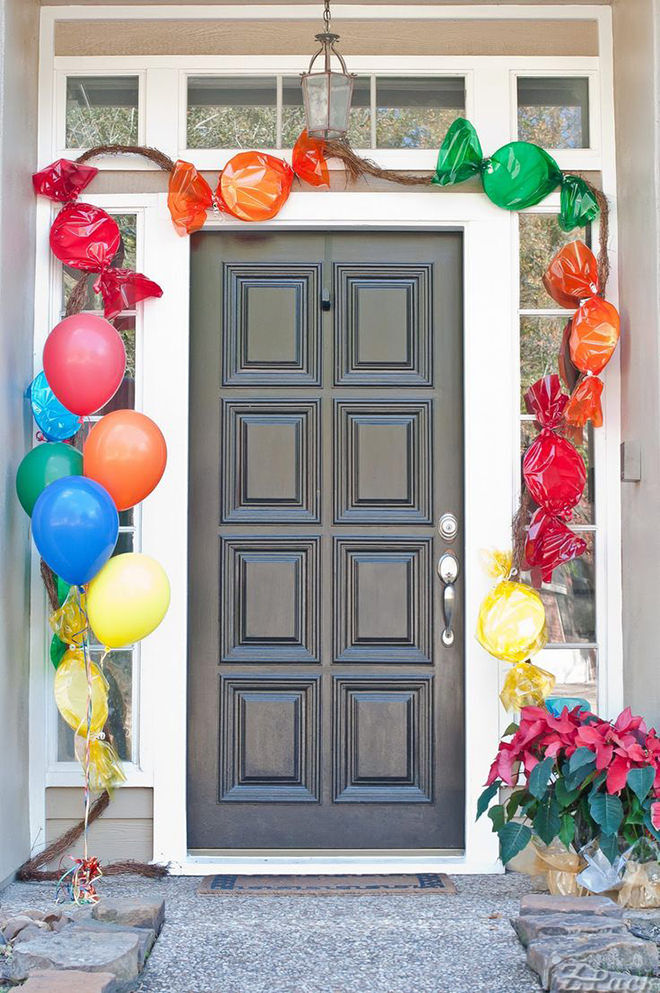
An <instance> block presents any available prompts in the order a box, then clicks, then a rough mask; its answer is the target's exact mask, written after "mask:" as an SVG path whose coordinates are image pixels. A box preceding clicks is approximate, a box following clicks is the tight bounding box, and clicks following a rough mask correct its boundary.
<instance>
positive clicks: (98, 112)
mask: <svg viewBox="0 0 660 993" xmlns="http://www.w3.org/2000/svg"><path fill="white" fill-rule="evenodd" d="M139 82H140V80H139V77H138V76H68V77H67V81H66V140H65V144H66V147H67V148H92V147H93V146H94V145H114V144H117V145H136V144H137V142H138V134H139V128H138V123H139V121H138V115H139Z"/></svg>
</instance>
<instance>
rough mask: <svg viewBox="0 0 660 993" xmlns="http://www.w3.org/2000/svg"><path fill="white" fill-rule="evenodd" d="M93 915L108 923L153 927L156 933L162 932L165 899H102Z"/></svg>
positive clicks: (95, 918) (98, 919)
mask: <svg viewBox="0 0 660 993" xmlns="http://www.w3.org/2000/svg"><path fill="white" fill-rule="evenodd" d="M92 917H93V918H94V920H96V921H105V922H107V923H108V924H122V925H124V926H126V927H142V928H151V929H152V931H155V932H156V934H160V929H161V928H162V926H163V921H164V920H165V901H164V900H144V899H142V900H138V899H121V898H114V899H106V900H101V902H100V903H97V904H96V905H95V906H94V908H93V910H92Z"/></svg>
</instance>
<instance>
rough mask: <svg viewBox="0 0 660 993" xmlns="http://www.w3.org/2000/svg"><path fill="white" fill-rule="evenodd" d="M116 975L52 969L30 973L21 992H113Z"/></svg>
mask: <svg viewBox="0 0 660 993" xmlns="http://www.w3.org/2000/svg"><path fill="white" fill-rule="evenodd" d="M114 989H116V981H115V977H114V976H113V975H112V974H111V973H109V972H96V973H89V972H80V971H79V970H77V969H76V970H73V969H67V970H61V971H58V972H54V971H53V970H52V969H48V970H47V971H38V972H33V973H31V974H30V976H29V978H28V980H27V982H26V983H24V985H23V986H21V987H20V993H113V990H114Z"/></svg>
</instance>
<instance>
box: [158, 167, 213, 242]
mask: <svg viewBox="0 0 660 993" xmlns="http://www.w3.org/2000/svg"><path fill="white" fill-rule="evenodd" d="M167 206H168V207H169V209H170V214H171V215H172V222H173V224H174V227H175V228H176V230H177V231H178V233H179V234H180V235H186V234H192V233H193V232H194V231H199V229H200V228H201V227H203V226H204V221H205V220H206V211H207V210H208V209H209V208H210V207H212V206H213V192H212V190H211V187H210V186H209V184H208V183H207V182H206V180H205V179H204V177H203V176H200V174H199V173H198V172H197V169H196V168H195V166H194V165H193V164H192V162H184V161H183V159H179V160H178V161H177V162H175V163H174V169H173V170H172V172H171V173H170V184H169V189H168V193H167Z"/></svg>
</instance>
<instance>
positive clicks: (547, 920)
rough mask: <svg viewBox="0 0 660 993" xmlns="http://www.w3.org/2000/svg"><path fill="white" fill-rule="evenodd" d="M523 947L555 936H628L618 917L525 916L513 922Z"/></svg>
mask: <svg viewBox="0 0 660 993" xmlns="http://www.w3.org/2000/svg"><path fill="white" fill-rule="evenodd" d="M511 925H512V927H513V930H514V931H515V932H516V934H517V935H518V938H519V939H520V942H521V944H522V945H524V946H525V948H526V947H527V945H529V943H530V942H531V941H537V940H538V939H539V938H550V937H551V936H553V935H576V934H627V933H628V929H627V927H626V925H625V924H624V922H623V921H622V920H621V919H620V918H617V917H605V916H604V915H602V916H598V915H596V914H539V915H538V916H536V915H533V914H524V915H523V916H521V917H514V918H513V920H512V921H511Z"/></svg>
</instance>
